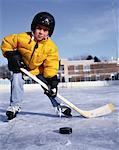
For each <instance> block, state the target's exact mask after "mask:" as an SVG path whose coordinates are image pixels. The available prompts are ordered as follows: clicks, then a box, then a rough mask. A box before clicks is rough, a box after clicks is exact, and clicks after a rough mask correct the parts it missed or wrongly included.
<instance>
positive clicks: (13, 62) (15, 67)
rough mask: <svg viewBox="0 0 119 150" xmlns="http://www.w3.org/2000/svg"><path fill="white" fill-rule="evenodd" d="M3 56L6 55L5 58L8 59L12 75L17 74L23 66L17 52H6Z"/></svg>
mask: <svg viewBox="0 0 119 150" xmlns="http://www.w3.org/2000/svg"><path fill="white" fill-rule="evenodd" d="M5 55H6V58H7V59H8V68H9V70H10V71H13V72H14V73H19V72H20V68H21V67H23V66H24V64H23V62H22V59H21V56H20V54H19V52H18V51H17V50H16V51H7V52H6V53H5Z"/></svg>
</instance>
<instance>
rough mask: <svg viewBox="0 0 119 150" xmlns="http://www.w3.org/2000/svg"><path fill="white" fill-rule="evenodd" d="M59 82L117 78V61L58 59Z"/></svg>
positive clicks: (118, 71) (118, 72)
mask: <svg viewBox="0 0 119 150" xmlns="http://www.w3.org/2000/svg"><path fill="white" fill-rule="evenodd" d="M59 78H60V82H79V81H96V80H101V81H102V80H115V79H116V80H117V79H119V64H118V63H117V61H109V62H94V60H93V59H92V60H72V61H70V60H67V59H61V60H60V68H59Z"/></svg>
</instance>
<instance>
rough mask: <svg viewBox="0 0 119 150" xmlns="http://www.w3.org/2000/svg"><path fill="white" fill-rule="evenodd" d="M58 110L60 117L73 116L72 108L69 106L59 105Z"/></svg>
mask: <svg viewBox="0 0 119 150" xmlns="http://www.w3.org/2000/svg"><path fill="white" fill-rule="evenodd" d="M56 112H57V114H58V115H59V116H60V117H61V116H65V117H72V114H71V108H69V107H68V106H65V105H62V104H60V105H58V106H57V108H56Z"/></svg>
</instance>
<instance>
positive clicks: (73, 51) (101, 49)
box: [0, 0, 119, 63]
mask: <svg viewBox="0 0 119 150" xmlns="http://www.w3.org/2000/svg"><path fill="white" fill-rule="evenodd" d="M118 9H119V2H118V0H19V1H18V0H9V1H8V0H0V20H1V21H0V43H1V42H2V38H3V37H4V36H7V35H9V34H13V33H21V32H24V31H30V26H31V22H32V19H33V17H34V16H35V15H36V14H37V13H38V12H41V11H47V12H49V13H51V14H52V15H53V16H54V17H55V21H56V26H55V30H54V33H53V35H52V37H51V38H52V40H53V41H54V42H55V44H56V45H57V47H58V49H59V57H60V58H75V57H81V56H85V55H92V56H97V57H99V58H109V59H111V57H113V58H117V57H118V54H119V34H118V23H119V11H118ZM0 61H1V62H2V63H4V62H5V59H4V58H3V56H2V54H1V53H0Z"/></svg>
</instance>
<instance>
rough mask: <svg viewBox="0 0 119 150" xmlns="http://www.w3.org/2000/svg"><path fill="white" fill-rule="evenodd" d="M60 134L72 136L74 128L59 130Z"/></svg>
mask: <svg viewBox="0 0 119 150" xmlns="http://www.w3.org/2000/svg"><path fill="white" fill-rule="evenodd" d="M59 133H61V134H71V133H72V128H70V127H62V128H60V129H59Z"/></svg>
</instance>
